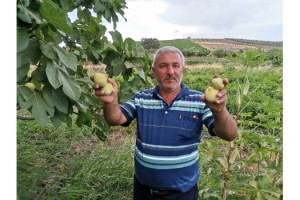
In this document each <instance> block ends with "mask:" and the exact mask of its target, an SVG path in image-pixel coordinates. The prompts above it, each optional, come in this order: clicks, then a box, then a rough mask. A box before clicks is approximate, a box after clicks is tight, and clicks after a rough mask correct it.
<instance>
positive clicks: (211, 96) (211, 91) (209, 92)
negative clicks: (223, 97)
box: [205, 87, 219, 102]
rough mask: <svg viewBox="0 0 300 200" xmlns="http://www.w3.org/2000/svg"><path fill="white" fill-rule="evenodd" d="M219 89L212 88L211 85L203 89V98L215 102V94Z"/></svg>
mask: <svg viewBox="0 0 300 200" xmlns="http://www.w3.org/2000/svg"><path fill="white" fill-rule="evenodd" d="M218 92H219V90H217V89H215V88H213V87H208V88H207V89H206V90H205V99H206V100H207V101H208V102H215V101H216V99H217V94H218Z"/></svg>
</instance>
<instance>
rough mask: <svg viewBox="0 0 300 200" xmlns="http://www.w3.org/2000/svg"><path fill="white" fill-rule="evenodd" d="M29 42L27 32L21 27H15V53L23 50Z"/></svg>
mask: <svg viewBox="0 0 300 200" xmlns="http://www.w3.org/2000/svg"><path fill="white" fill-rule="evenodd" d="M28 44H29V35H28V32H27V31H26V30H24V29H22V28H17V53H19V52H22V51H24V50H25V49H26V48H27V47H28Z"/></svg>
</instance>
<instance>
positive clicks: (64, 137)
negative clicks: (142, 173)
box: [17, 121, 133, 200]
mask: <svg viewBox="0 0 300 200" xmlns="http://www.w3.org/2000/svg"><path fill="white" fill-rule="evenodd" d="M90 132H91V130H90V129H89V128H88V127H85V128H76V127H75V126H73V127H66V126H61V127H60V128H59V129H55V128H54V127H53V126H51V125H49V126H48V127H47V128H46V129H41V128H40V127H38V125H37V124H36V123H35V122H34V121H30V122H29V123H28V122H25V121H18V127H17V142H18V145H17V147H18V148H17V158H18V160H17V170H18V173H17V194H18V199H20V200H22V199H132V182H133V180H132V177H133V159H132V151H133V146H132V139H131V136H128V137H122V138H123V140H118V141H119V143H117V142H113V143H110V141H111V140H114V139H116V138H109V139H108V140H107V141H106V142H104V143H103V142H100V141H99V140H98V139H97V137H96V136H95V135H91V133H90ZM116 134H117V133H116ZM116 134H114V136H115V135H116ZM112 136H113V135H112Z"/></svg>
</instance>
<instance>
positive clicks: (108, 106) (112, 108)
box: [90, 75, 127, 126]
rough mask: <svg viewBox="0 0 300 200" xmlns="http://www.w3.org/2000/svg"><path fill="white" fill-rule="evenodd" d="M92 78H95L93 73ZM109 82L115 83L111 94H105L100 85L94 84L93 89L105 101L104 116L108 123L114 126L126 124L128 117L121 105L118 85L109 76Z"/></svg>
mask: <svg viewBox="0 0 300 200" xmlns="http://www.w3.org/2000/svg"><path fill="white" fill-rule="evenodd" d="M90 78H91V79H92V80H93V79H94V76H93V75H91V77H90ZM108 82H109V83H111V84H112V85H113V87H114V91H113V92H112V93H111V94H110V95H104V94H103V91H102V90H101V89H102V88H100V87H99V85H97V84H94V85H93V89H94V90H95V95H96V96H97V97H98V99H100V100H101V101H102V102H103V105H104V108H103V112H104V118H105V120H106V121H107V123H108V124H109V125H112V126H116V125H121V124H124V123H125V122H127V119H126V117H125V116H124V114H123V113H122V111H121V109H120V107H119V103H118V86H117V84H116V82H115V81H114V80H113V79H111V78H108Z"/></svg>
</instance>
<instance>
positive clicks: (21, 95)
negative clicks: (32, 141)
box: [18, 86, 54, 127]
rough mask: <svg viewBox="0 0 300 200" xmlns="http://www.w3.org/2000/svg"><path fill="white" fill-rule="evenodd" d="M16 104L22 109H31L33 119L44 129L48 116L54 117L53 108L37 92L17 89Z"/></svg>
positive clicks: (22, 88) (22, 87) (23, 88)
mask: <svg viewBox="0 0 300 200" xmlns="http://www.w3.org/2000/svg"><path fill="white" fill-rule="evenodd" d="M18 102H19V104H20V106H21V107H22V108H24V109H29V108H31V113H32V116H33V117H34V119H35V120H36V121H37V122H38V123H39V124H40V126H42V127H45V126H46V125H47V123H48V115H49V116H53V115H54V108H53V107H50V106H49V105H48V104H47V103H46V102H45V100H44V98H43V97H42V94H41V93H39V92H32V91H30V90H29V89H28V88H27V87H25V86H20V87H18Z"/></svg>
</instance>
